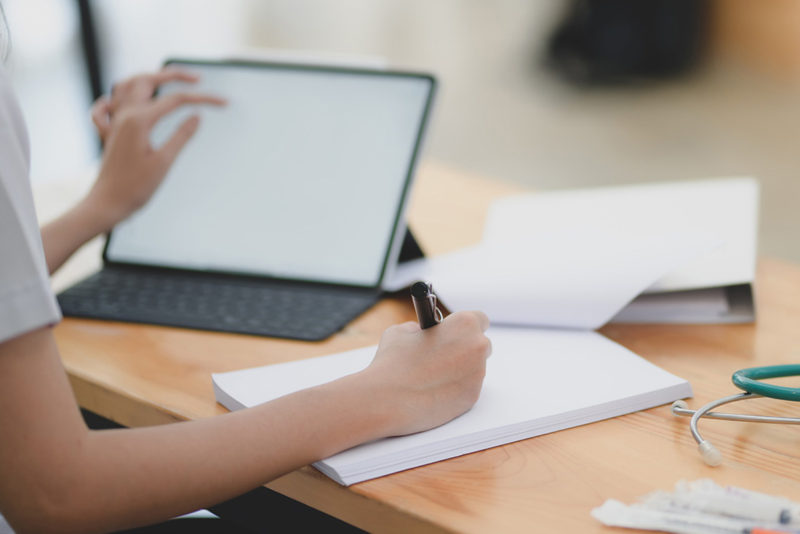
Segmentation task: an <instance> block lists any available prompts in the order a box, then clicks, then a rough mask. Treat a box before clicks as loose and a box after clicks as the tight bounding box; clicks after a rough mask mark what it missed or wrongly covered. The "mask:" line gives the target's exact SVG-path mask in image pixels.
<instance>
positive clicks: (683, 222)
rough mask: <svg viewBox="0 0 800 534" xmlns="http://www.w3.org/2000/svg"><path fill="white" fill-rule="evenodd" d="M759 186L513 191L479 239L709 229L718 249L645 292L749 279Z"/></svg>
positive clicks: (749, 182) (715, 182) (747, 182)
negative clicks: (587, 231)
mask: <svg viewBox="0 0 800 534" xmlns="http://www.w3.org/2000/svg"><path fill="white" fill-rule="evenodd" d="M758 203H759V184H758V182H757V181H756V180H755V179H753V178H749V177H735V178H716V179H705V180H693V181H684V182H669V183H657V184H638V185H628V186H618V187H601V188H594V189H578V190H566V191H555V192H543V193H531V194H524V195H514V196H511V197H507V198H504V199H501V200H498V201H496V202H495V203H493V204H492V207H491V209H490V211H489V215H488V217H487V221H486V226H485V229H484V237H483V242H484V243H492V244H497V245H498V246H502V245H506V246H513V245H514V243H516V242H518V241H519V240H520V239H524V238H525V237H526V236H528V235H529V234H530V233H531V232H534V233H542V232H545V233H548V234H551V235H553V236H555V237H558V238H561V239H564V238H567V237H572V238H575V237H577V238H578V239H580V233H579V230H580V229H581V228H589V227H594V228H602V229H605V230H607V231H612V232H615V234H616V237H617V238H619V239H622V240H626V239H627V234H629V233H631V234H632V235H634V236H635V235H647V234H650V233H652V234H653V235H659V234H661V233H664V232H670V231H679V232H685V233H686V234H690V233H692V232H698V231H699V232H704V233H711V234H715V235H717V236H719V238H720V239H721V241H722V244H721V246H719V247H717V248H715V249H714V250H709V251H708V252H707V253H705V254H701V255H699V256H698V257H696V258H694V259H693V261H690V262H687V263H686V264H684V265H679V266H677V268H676V269H674V270H672V271H670V272H669V273H665V276H663V277H661V278H660V279H659V280H657V281H656V282H655V283H654V284H653V285H652V286H651V287H649V288H648V289H647V290H646V292H648V293H652V292H662V291H677V290H687V289H701V288H709V287H722V286H727V285H734V284H746V283H750V282H752V281H753V279H754V277H755V263H756V242H757V232H758Z"/></svg>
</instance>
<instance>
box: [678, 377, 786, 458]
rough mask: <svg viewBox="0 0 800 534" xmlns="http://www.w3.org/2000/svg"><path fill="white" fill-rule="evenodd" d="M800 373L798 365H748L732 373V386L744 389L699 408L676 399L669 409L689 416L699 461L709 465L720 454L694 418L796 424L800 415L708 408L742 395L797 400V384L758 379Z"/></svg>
mask: <svg viewBox="0 0 800 534" xmlns="http://www.w3.org/2000/svg"><path fill="white" fill-rule="evenodd" d="M798 375H800V365H770V366H767V367H751V368H749V369H741V370H739V371H736V372H735V373H733V377H732V378H733V383H734V385H735V386H736V387H738V388H739V389H741V390H742V391H744V393H738V394H736V395H731V396H729V397H723V398H721V399H717V400H715V401H712V402H709V403H708V404H706V405H705V406H703V407H702V408H700V409H699V410H689V409H688V404H686V402H685V401H682V400H678V401H675V402H674V403H672V413H673V414H674V415H685V416H691V418H692V420H691V421H690V422H689V429H690V430H691V431H692V436H693V437H694V440H695V441H696V442H697V445H698V449H699V450H700V455H701V456H702V457H703V461H704V462H705V463H707V464H708V465H710V466H712V467H713V466H717V465H719V464H720V463H722V455H721V454H720V452H719V451H718V450H717V448H716V447H714V446H713V445H712V444H711V443H710V442H709V441H708V440H706V439H703V436H701V435H700V432H699V431H698V430H697V422H698V421H699V420H700V418H701V417H710V418H712V419H725V420H726V421H750V422H754V423H788V424H792V425H797V424H800V417H770V416H767V415H742V414H733V413H720V412H712V411H711V410H713V409H714V408H716V407H718V406H722V405H723V404H729V403H731V402H736V401H740V400H745V399H754V398H758V397H769V398H772V399H780V400H788V401H800V388H789V387H784V386H775V385H773V384H765V383H763V382H759V380H763V379H765V378H778V377H782V376H798Z"/></svg>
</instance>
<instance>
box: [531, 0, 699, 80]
mask: <svg viewBox="0 0 800 534" xmlns="http://www.w3.org/2000/svg"><path fill="white" fill-rule="evenodd" d="M708 16H709V9H708V3H707V2H706V1H705V0H571V1H570V2H569V4H568V7H567V9H566V12H565V14H564V16H563V17H562V18H561V19H560V20H559V22H558V23H557V25H556V27H555V29H554V31H553V33H552V35H551V36H550V38H549V41H548V43H547V48H546V65H547V66H548V67H550V68H551V69H552V70H553V71H554V72H556V73H557V74H559V75H560V76H562V77H563V78H565V79H566V80H568V81H570V82H573V83H575V84H577V85H607V84H621V83H628V82H631V81H637V80H642V79H665V78H671V77H675V76H678V75H682V74H685V73H687V72H688V71H689V70H691V68H692V67H694V66H695V65H696V64H697V63H698V61H699V60H700V59H701V57H702V55H703V52H704V49H705V43H706V37H707V31H708Z"/></svg>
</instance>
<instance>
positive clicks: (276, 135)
mask: <svg viewBox="0 0 800 534" xmlns="http://www.w3.org/2000/svg"><path fill="white" fill-rule="evenodd" d="M178 66H182V65H178ZM182 67H184V68H186V69H187V70H190V71H192V72H196V73H198V74H199V75H200V76H201V81H200V82H199V83H197V84H193V85H188V86H187V85H186V84H180V83H173V84H169V85H166V86H164V87H163V88H162V90H161V93H162V94H168V93H170V92H175V91H186V90H189V91H202V92H208V93H211V94H216V95H219V96H222V97H224V98H226V99H227V100H228V105H227V106H226V107H224V108H220V109H213V108H209V107H197V108H195V109H183V110H180V111H178V112H175V113H173V114H172V115H170V116H168V117H166V118H165V119H163V120H162V121H161V122H160V123H159V124H158V125H157V126H156V128H155V130H154V132H153V135H152V142H153V144H154V146H160V144H161V143H163V142H164V140H165V139H167V138H168V137H169V136H170V135H171V134H172V132H174V130H175V128H176V127H177V125H178V124H180V122H182V121H183V120H184V119H185V118H186V117H187V116H188V115H189V114H191V113H199V114H200V116H201V124H200V128H199V129H198V131H197V133H196V134H195V136H194V137H193V138H192V139H191V140H190V141H189V143H188V145H187V146H186V147H185V149H184V150H183V152H182V153H181V154H180V155H179V156H178V159H177V161H176V162H175V164H174V165H173V167H172V169H171V170H170V172H169V174H168V175H167V178H166V179H165V181H164V183H163V184H162V185H161V186H160V187H159V189H158V191H157V192H156V194H155V195H154V197H153V198H152V199H151V201H150V202H149V203H148V204H147V205H146V206H145V207H144V208H143V209H142V210H140V211H139V212H137V213H136V214H134V215H133V216H132V217H131V218H130V219H128V220H127V221H125V222H123V223H121V224H120V225H118V226H117V227H116V228H115V229H114V231H113V233H112V236H111V239H110V240H109V243H108V248H107V251H106V255H107V258H108V259H110V260H112V261H118V262H126V263H137V264H146V265H158V266H169V267H180V268H188V269H198V270H215V271H232V272H240V273H251V274H258V275H267V276H274V277H279V278H291V279H300V280H313V281H325V282H334V283H344V284H353V285H363V286H376V285H377V284H378V282H379V279H380V276H381V273H382V269H383V266H384V262H385V260H386V257H387V254H388V252H389V245H390V238H391V235H392V231H393V229H394V228H395V226H396V224H397V218H398V215H399V210H400V207H401V203H402V199H403V193H404V191H405V188H406V181H407V178H408V174H409V169H410V166H411V164H412V160H413V157H414V152H415V149H416V146H417V142H418V137H419V135H420V132H421V129H422V126H423V121H424V118H425V113H426V108H427V104H428V100H429V98H430V94H431V91H432V85H433V82H432V80H431V79H430V78H427V77H424V76H399V75H384V74H372V73H358V72H347V71H327V70H305V69H291V68H286V67H279V66H278V67H252V66H235V65H193V64H189V65H185V66H182ZM397 238H398V239H399V238H402V236H398V237H397Z"/></svg>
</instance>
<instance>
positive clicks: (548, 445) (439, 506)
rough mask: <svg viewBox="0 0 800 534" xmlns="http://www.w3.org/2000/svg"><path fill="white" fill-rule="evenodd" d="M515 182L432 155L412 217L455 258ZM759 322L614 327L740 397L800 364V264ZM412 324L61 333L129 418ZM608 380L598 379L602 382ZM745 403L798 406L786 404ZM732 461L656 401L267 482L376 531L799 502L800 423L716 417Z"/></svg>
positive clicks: (765, 304)
mask: <svg viewBox="0 0 800 534" xmlns="http://www.w3.org/2000/svg"><path fill="white" fill-rule="evenodd" d="M517 189H518V188H516V187H514V186H510V185H503V184H499V183H495V182H489V181H486V180H481V179H479V178H476V177H470V176H467V175H464V174H461V173H456V172H453V171H450V170H448V169H445V168H442V167H437V166H433V165H427V166H425V167H423V169H421V171H420V180H419V183H418V187H417V188H416V191H415V196H414V199H413V201H412V209H411V214H410V220H411V223H412V226H413V228H414V230H415V233H416V234H417V237H418V238H419V240H420V242H421V245H422V247H423V248H424V249H425V250H427V251H428V252H443V251H445V250H448V249H452V248H458V247H461V246H463V245H466V244H469V243H470V242H473V241H476V240H477V239H478V238H479V236H480V230H481V228H482V225H483V217H484V214H485V209H486V207H487V205H488V203H489V202H490V200H491V199H493V198H495V197H497V196H499V195H502V194H505V193H509V192H513V191H515V190H517ZM756 294H757V303H758V316H759V320H758V323H757V324H755V325H752V324H750V325H726V326H641V325H639V326H635V325H611V326H607V327H605V328H603V330H602V332H603V333H604V334H605V335H607V336H608V337H610V338H612V339H614V340H615V341H618V342H619V343H621V344H623V345H625V346H626V347H628V348H630V349H632V350H633V351H635V352H636V353H637V354H640V355H641V356H643V357H645V358H647V359H648V360H650V361H652V362H653V363H655V364H657V365H659V366H661V367H663V368H665V369H667V370H669V371H671V372H673V373H675V374H677V375H679V376H682V377H685V378H687V379H689V380H690V381H691V384H692V386H693V388H694V391H695V395H696V397H695V399H694V400H693V401H692V402H691V403H690V404H691V405H692V406H697V405H699V404H701V403H704V402H706V401H708V400H710V399H712V398H716V397H721V396H724V395H728V394H731V393H732V392H734V387H733V386H732V385H731V383H730V375H731V373H732V372H733V371H734V370H736V369H739V368H742V367H750V366H754V365H767V364H777V363H788V362H798V361H800V268H798V267H795V266H792V265H788V264H785V263H782V262H780V261H776V260H763V261H761V262H760V264H759V269H758V280H757V284H756ZM409 319H413V311H412V308H411V306H410V303H409V302H408V301H407V300H406V299H386V300H384V301H382V302H380V303H379V304H378V305H377V306H376V307H375V308H374V309H373V310H371V311H370V312H368V313H367V314H365V315H364V316H362V317H360V318H359V319H357V320H356V321H355V322H353V323H352V324H351V325H349V326H348V327H347V328H346V329H345V330H344V331H343V332H341V333H340V334H337V335H336V336H334V337H333V338H331V339H329V340H327V341H325V342H322V343H302V342H295V341H286V340H274V339H262V338H256V337H248V336H240V335H230V334H219V333H209V332H194V331H189V330H179V329H171V328H163V327H156V326H143V325H129V324H120V323H106V322H98V321H89V320H76V319H65V320H64V321H63V323H61V324H60V325H59V326H58V327H57V328H56V336H57V338H58V342H59V345H60V347H61V351H62V354H63V358H64V365H65V366H66V368H67V371H68V373H69V376H70V380H71V381H72V385H73V387H74V389H75V393H76V396H77V398H78V402H79V403H80V404H81V405H82V406H84V407H86V408H88V409H90V410H92V411H94V412H96V413H99V414H100V415H103V416H105V417H108V418H110V419H113V420H115V421H117V422H119V423H121V424H123V425H126V426H141V425H153V424H161V423H167V422H171V421H178V420H186V419H196V418H202V417H211V416H214V415H217V414H221V413H223V412H224V411H225V409H224V408H222V407H221V406H219V405H217V404H216V403H215V401H214V393H213V390H212V386H211V379H210V375H211V373H212V372H220V371H229V370H234V369H241V368H246V367H254V366H259V365H265V364H270V363H277V362H283V361H288V360H293V359H300V358H307V357H311V356H317V355H322V354H327V353H331V352H336V351H341V350H346V349H351V348H355V347H361V346H366V345H370V344H374V343H376V342H377V340H378V338H379V335H380V333H381V332H382V330H383V329H384V328H385V327H387V326H389V325H390V324H393V323H396V322H399V321H404V320H409ZM598 378H600V377H598ZM739 408H740V409H742V410H748V411H755V410H757V409H761V410H767V411H768V412H770V413H774V414H782V415H790V414H791V413H792V412H793V407H792V406H791V405H790V404H789V403H786V402H778V401H765V400H756V401H749V403H743V405H742V406H740V407H739ZM702 426H703V431H704V433H705V434H707V437H708V438H709V439H710V440H711V441H713V443H714V444H715V445H716V446H717V447H718V448H719V449H720V450H721V452H722V453H723V455H724V463H723V465H722V466H720V467H718V468H715V469H714V468H709V467H706V466H705V465H704V464H703V463H702V461H701V460H700V457H699V455H698V454H697V448H696V446H695V443H694V441H693V440H692V438H691V436H690V434H689V429H688V420H687V419H685V418H675V417H673V416H672V415H671V414H670V410H669V407H666V406H665V407H659V408H654V409H651V410H647V411H644V412H639V413H635V414H631V415H627V416H624V417H618V418H615V419H611V420H608V421H603V422H599V423H594V424H590V425H586V426H583V427H579V428H574V429H570V430H565V431H561V432H557V433H554V434H549V435H546V436H541V437H536V438H533V439H529V440H525V441H521V442H517V443H513V444H509V445H506V446H503V447H497V448H494V449H490V450H487V451H483V452H478V453H474V454H470V455H466V456H463V457H459V458H454V459H451V460H448V461H444V462H439V463H436V464H432V465H428V466H423V467H420V468H417V469H412V470H409V471H405V472H402V473H397V474H394V475H391V476H387V477H383V478H379V479H375V480H371V481H367V482H363V483H360V484H357V485H354V486H351V487H350V488H343V487H341V486H339V485H337V484H336V483H334V482H332V481H331V480H329V479H328V478H326V477H324V476H322V475H321V474H319V473H318V472H317V471H316V470H314V469H313V468H310V467H306V468H303V469H300V470H298V471H295V472H293V473H290V474H288V475H286V476H284V477H282V478H280V479H278V480H275V481H274V482H272V483H270V484H269V487H271V488H273V489H275V490H277V491H280V492H281V493H284V494H286V495H288V496H290V497H292V498H294V499H297V500H299V501H302V502H304V503H306V504H309V505H311V506H313V507H315V508H318V509H320V510H322V511H324V512H327V513H329V514H331V515H334V516H336V517H339V518H341V519H343V520H345V521H347V522H349V523H352V524H354V525H356V526H359V527H361V528H363V529H365V530H368V531H372V532H415V533H419V532H450V531H457V532H474V533H485V532H503V533H509V532H532V531H536V532H538V531H545V530H560V531H564V532H593V531H601V530H605V529H604V528H603V527H602V526H601V525H600V524H599V523H597V522H596V521H595V520H594V519H592V518H591V517H590V515H589V512H590V510H591V509H592V508H593V507H595V506H598V505H600V504H601V503H602V502H603V501H604V500H605V499H606V498H617V499H620V500H622V501H624V502H631V501H633V500H635V498H636V497H638V496H641V495H643V494H645V493H647V492H649V491H651V490H654V489H670V488H672V487H673V485H674V483H675V482H676V481H678V480H680V479H687V480H694V479H697V478H704V477H713V478H714V479H715V480H716V481H717V482H718V483H721V484H733V485H738V486H742V487H746V488H750V489H754V490H759V491H765V492H769V493H773V494H780V495H784V496H787V497H789V498H792V499H794V500H797V501H800V428H797V427H791V426H784V425H756V424H752V423H729V422H717V421H704V422H703V425H702Z"/></svg>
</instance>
